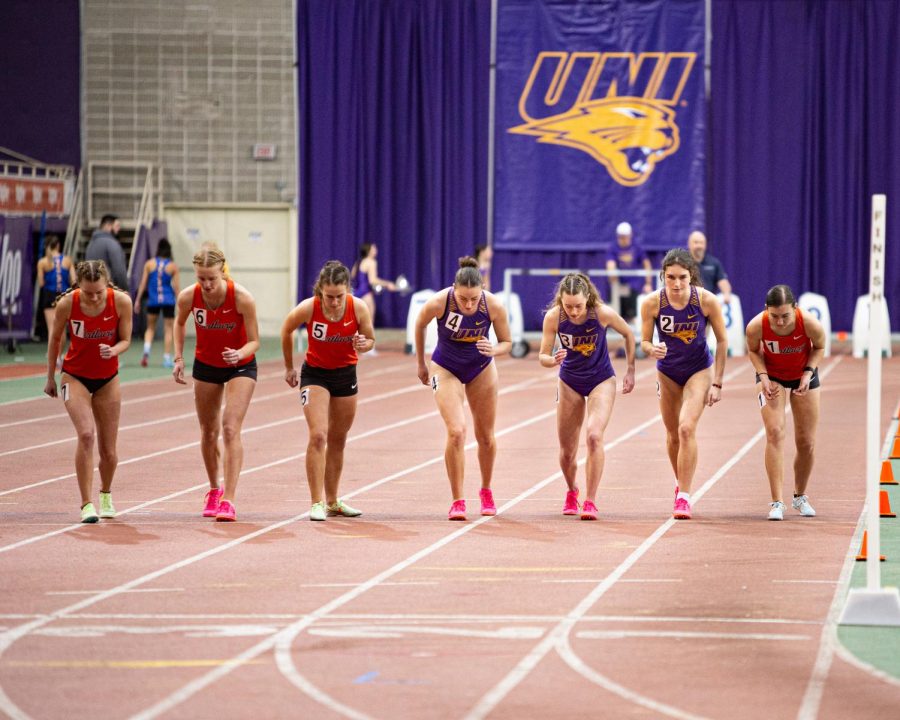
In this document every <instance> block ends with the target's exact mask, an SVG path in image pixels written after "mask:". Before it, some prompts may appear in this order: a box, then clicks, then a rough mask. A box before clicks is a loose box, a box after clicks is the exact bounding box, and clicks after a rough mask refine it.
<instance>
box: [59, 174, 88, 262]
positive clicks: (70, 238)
mask: <svg viewBox="0 0 900 720" xmlns="http://www.w3.org/2000/svg"><path fill="white" fill-rule="evenodd" d="M72 195H73V196H72V206H71V207H72V212H71V213H70V214H69V224H68V225H67V226H66V240H65V243H64V244H63V255H68V256H69V257H70V258H73V259H74V258H75V253H76V251H77V250H78V248H76V247H75V245H76V243H77V242H78V238H79V237H81V219H82V217H83V216H84V170H79V171H78V179H77V180H76V181H75V192H74V193H73V194H72Z"/></svg>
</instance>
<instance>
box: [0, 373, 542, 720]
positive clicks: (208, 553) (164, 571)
mask: <svg viewBox="0 0 900 720" xmlns="http://www.w3.org/2000/svg"><path fill="white" fill-rule="evenodd" d="M536 382H537V380H529V381H525V382H523V383H518V385H517V386H510V387H509V388H504V390H506V391H508V392H509V391H512V388H513V387H517V388H523V387H528V386H530V385H533V384H535V383H536ZM501 392H503V391H501ZM555 415H556V410H555V409H554V410H552V411H548V412H546V413H543V414H541V415H538V416H536V417H532V418H529V419H527V420H524V421H521V422H519V423H516V424H515V425H512V426H510V427H508V428H504V429H503V430H501V431H499V432H498V433H496V435H497V436H498V437H500V436H502V435H506V434H509V433H511V432H515V431H516V430H519V429H521V428H523V427H527V426H529V425H532V424H534V423H535V422H540V421H541V420H544V419H547V418H549V417H551V416H555ZM475 447H477V443H476V442H475V441H472V442H470V443H468V444H467V445H466V450H472V449H474V448H475ZM443 461H444V456H443V454H441V455H439V456H436V457H433V458H431V459H430V460H427V461H425V462H422V463H419V464H417V465H414V466H411V467H409V468H406V469H404V470H402V471H399V472H397V473H394V474H393V475H389V476H387V477H385V478H381V479H380V480H377V481H375V482H373V483H370V484H369V485H367V486H364V487H362V488H358V489H357V490H355V491H354V492H352V493H348V494H347V495H345V496H344V497H347V498H349V497H353V496H355V495H358V494H360V493H363V492H366V491H367V490H369V489H372V488H374V487H378V486H380V485H382V484H384V483H386V482H390V480H392V479H394V478H395V477H401V476H403V475H408V474H412V473H414V472H417V471H418V470H421V469H423V468H426V467H430V466H432V465H436V464H438V463H441V462H443ZM502 509H503V508H500V509H499V510H498V513H499V512H501V511H502ZM308 516H309V511H306V512H304V513H301V514H299V515H295V516H294V517H292V518H288V519H286V520H281V521H279V522H276V523H272V524H271V525H267V526H266V527H264V528H260V529H259V530H257V531H255V532H252V533H249V534H247V535H243V536H241V537H239V538H235V539H234V540H231V541H229V542H226V543H223V544H221V545H217V546H215V547H213V548H210V549H208V550H205V551H203V552H201V553H198V554H196V555H192V556H190V557H188V558H185V559H183V560H180V561H178V562H176V563H172V564H170V565H167V566H165V567H163V568H160V569H159V570H155V571H153V572H151V573H147V574H146V575H143V576H141V577H139V578H136V579H134V580H130V581H128V582H127V583H123V584H122V585H119V586H117V587H115V588H111V589H110V590H107V591H105V592H103V593H99V594H97V595H94V596H92V597H90V598H86V599H84V600H82V601H80V602H77V603H75V604H73V605H69V606H68V607H65V608H62V609H60V610H57V611H54V612H53V613H50V614H48V615H44V616H43V617H40V618H36V619H35V620H33V621H32V622H30V623H25V624H23V625H19V626H17V627H14V628H12V629H10V630H7V631H6V632H3V633H2V634H0V656H2V654H3V653H4V652H5V651H6V650H7V649H8V648H9V647H10V646H11V645H12V644H13V643H14V642H16V640H18V639H20V638H22V637H24V636H26V635H28V634H30V633H31V632H33V631H35V630H37V629H39V628H42V627H44V626H45V625H47V624H48V623H50V622H53V621H55V620H60V619H63V618H65V617H66V616H68V615H70V614H71V613H75V612H78V611H79V610H82V609H84V608H86V607H90V606H92V605H95V604H97V603H99V602H102V601H105V600H108V599H109V598H111V597H114V596H116V595H119V594H121V593H122V592H124V591H126V590H131V589H133V588H135V587H138V586H140V585H144V584H146V583H148V582H152V581H153V580H156V579H158V578H160V577H163V576H165V575H168V574H170V573H172V572H175V571H177V570H180V569H182V568H185V567H188V566H190V565H193V564H195V563H198V562H200V561H202V560H205V559H207V558H209V557H213V556H215V555H218V554H220V553H223V552H225V551H227V550H230V549H231V548H232V547H236V546H238V545H242V544H243V543H245V542H249V541H250V540H253V539H255V538H257V537H259V536H261V535H265V534H268V533H270V532H273V531H275V530H279V529H281V528H283V527H285V526H287V525H291V524H293V523H295V522H297V521H298V520H302V519H304V518H306V517H308ZM487 519H488V518H486V517H485V518H482V520H481V521H475V522H473V523H472V524H471V525H468V526H466V527H464V528H462V529H461V530H463V531H466V530H467V529H471V528H475V527H478V526H479V525H480V524H482V521H484V520H487ZM459 534H460V531H457V532H456V533H455V534H453V535H452V537H454V538H455V537H456V536H458V535H459ZM435 549H436V548H435ZM397 572H399V570H397ZM382 574H383V573H382ZM392 574H393V573H392ZM384 579H387V578H384ZM357 589H358V586H357ZM351 592H353V591H351ZM348 595H350V593H345V594H344V595H342V596H341V597H347V596H348ZM347 601H349V599H348V600H347ZM333 602H334V601H332V603H333ZM332 603H329V605H330V604H332ZM341 604H343V603H341ZM306 617H307V618H309V617H311V616H306ZM299 622H300V623H304V627H305V625H306V624H308V623H306V621H305V620H301V621H299ZM297 624H299V623H294V625H297ZM291 627H293V626H291ZM273 645H274V640H273V641H271V642H269V643H267V644H266V646H265V648H263V649H261V650H260V651H259V652H257V653H256V655H258V654H261V653H262V652H264V651H265V649H270V648H271V647H272V646H273ZM255 647H258V646H255ZM254 657H255V655H254ZM247 659H252V658H250V657H248V658H247ZM241 662H243V659H242V658H236V659H233V662H232V664H231V665H225V666H222V667H221V668H218V669H219V670H221V669H225V668H227V672H226V673H225V674H227V673H228V672H231V670H233V669H234V668H235V667H236V663H237V664H239V663H241ZM209 677H210V676H209V674H207V675H204V676H201V678H199V679H198V680H197V681H195V682H194V683H192V686H196V685H197V684H198V683H203V684H202V685H200V686H199V687H197V690H199V689H201V688H202V687H205V684H208V682H212V680H208V682H204V681H205V680H206V679H207V678H209ZM213 679H215V678H213ZM184 691H185V688H182V689H181V690H180V691H178V692H177V693H176V694H177V695H178V696H179V697H181V696H182V695H183V694H184ZM194 692H196V690H194ZM192 694H193V692H191V693H190V694H189V695H187V696H186V697H189V696H190V695H192ZM170 697H172V696H170ZM186 697H185V699H186ZM167 702H172V701H171V700H164V701H162V703H159V704H157V705H155V706H154V708H157V707H159V706H161V705H164V704H166V703H167ZM180 702H183V700H176V701H174V704H173V705H172V707H174V706H175V705H178V704H180ZM0 710H2V711H3V712H5V713H6V714H7V715H9V716H10V717H12V718H14V719H15V720H24V719H26V718H28V715H27V714H25V713H24V712H22V710H20V709H19V707H18V706H17V705H15V703H13V701H12V699H11V698H10V697H9V696H8V695H7V694H6V692H5V690H3V688H2V687H0ZM152 711H153V708H151V710H148V711H144V713H140V714H139V715H138V716H137V717H141V716H144V715H145V714H146V713H148V712H152Z"/></svg>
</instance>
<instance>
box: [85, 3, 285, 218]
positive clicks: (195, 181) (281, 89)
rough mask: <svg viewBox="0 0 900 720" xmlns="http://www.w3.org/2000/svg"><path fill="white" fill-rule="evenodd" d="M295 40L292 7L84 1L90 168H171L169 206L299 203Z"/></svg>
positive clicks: (166, 177) (165, 183)
mask: <svg viewBox="0 0 900 720" xmlns="http://www.w3.org/2000/svg"><path fill="white" fill-rule="evenodd" d="M293 36H294V29H293V11H292V0H252V2H251V1H248V0H209V1H208V2H206V3H203V2H191V3H185V2H182V1H181V0H141V1H136V0H116V1H112V0H82V72H83V75H82V79H83V96H82V102H83V116H82V120H83V137H84V147H83V151H84V156H83V160H84V162H85V163H87V162H89V161H103V162H106V161H127V162H152V163H156V164H158V165H161V166H162V168H163V186H164V192H163V199H164V200H165V201H167V202H184V201H189V202H228V203H232V202H283V201H291V200H292V199H293V197H294V195H295V188H296V171H295V163H294V147H295V137H296V133H295V129H294V117H295V103H294V76H293V67H292V66H293V58H294V47H293ZM260 142H266V143H276V144H277V146H278V155H277V159H276V160H274V161H255V160H253V159H252V157H251V149H252V146H253V145H254V144H255V143H260ZM110 205H115V203H113V202H110Z"/></svg>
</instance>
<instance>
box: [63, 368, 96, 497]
mask: <svg viewBox="0 0 900 720" xmlns="http://www.w3.org/2000/svg"><path fill="white" fill-rule="evenodd" d="M61 380H62V382H61V385H62V386H63V387H62V388H61V392H60V395H61V397H62V399H63V400H64V402H65V406H66V412H67V413H69V418H70V419H71V420H72V425H74V426H75V435H76V437H77V445H76V446H75V475H76V476H77V478H78V490H79V491H80V492H81V505H82V506H84V504H85V503H89V502H91V485H92V483H93V479H94V416H93V414H92V413H91V395H90V393H89V392H88V391H87V388H86V387H85V386H84V385H82V384H81V383H80V382H78V381H77V380H75V379H73V378H72V377H70V376H69V375H68V374H67V373H63V375H62V378H61Z"/></svg>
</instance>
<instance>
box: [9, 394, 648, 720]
mask: <svg viewBox="0 0 900 720" xmlns="http://www.w3.org/2000/svg"><path fill="white" fill-rule="evenodd" d="M555 415H556V410H555V409H553V410H551V411H549V412H546V413H543V414H541V415H538V416H536V417H535V418H530V419H528V420H526V421H523V422H522V423H519V424H517V425H515V426H513V427H510V428H506V429H505V430H502V431H500V432H499V433H497V436H498V437H499V436H501V435H505V434H507V433H509V432H513V431H514V430H516V429H518V428H520V427H524V426H526V425H530V424H532V423H534V422H538V421H540V420H543V419H546V418H550V417H554V416H555ZM659 420H660V416H659V415H656V416H655V417H653V418H651V419H650V420H648V421H645V422H643V423H641V424H640V425H638V426H637V427H635V428H634V429H633V430H631V431H629V432H627V433H626V434H625V435H622V436H621V437H619V438H618V439H616V440H614V441H613V442H611V443H609V444H608V445H607V446H606V447H607V449H611V448H612V447H615V446H616V445H618V444H619V443H621V442H624V441H625V440H627V439H629V438H630V437H632V436H634V435H636V434H638V433H640V432H642V431H643V430H644V429H645V428H646V427H649V426H650V425H652V424H654V423H656V422H658V421H659ZM476 445H477V444H476V443H474V442H472V443H469V444H468V445H467V446H466V448H467V449H471V448H474V447H476ZM443 459H444V458H443V455H441V456H440V457H437V458H434V459H433V460H432V461H430V462H429V463H428V464H429V465H431V464H437V463H440V462H443ZM581 462H582V463H583V462H584V460H582V461H581ZM560 477H562V473H561V472H556V473H554V474H553V475H550V476H549V477H548V478H546V479H544V480H543V481H541V482H539V483H537V484H536V485H533V486H532V487H531V488H529V489H528V490H526V491H525V492H523V493H521V494H520V495H518V496H517V497H516V498H514V499H512V500H510V501H508V502H507V503H505V504H504V505H502V506H501V507H499V508H498V510H497V513H498V515H501V514H502V513H504V512H505V511H506V510H508V509H509V508H511V507H513V506H515V505H517V504H518V503H519V502H521V501H522V500H524V499H525V498H527V497H530V496H531V495H533V494H534V493H536V492H538V491H539V490H541V489H542V488H544V487H546V486H547V485H549V484H550V483H552V482H554V481H556V480H558V479H559V478H560ZM490 519H491V518H490V517H481V518H479V519H477V520H475V521H474V522H471V523H467V524H466V525H463V526H462V527H461V528H459V529H458V530H456V531H454V532H452V533H450V534H448V535H446V536H444V537H443V538H441V539H440V540H438V541H436V542H434V543H432V544H431V545H429V546H428V547H425V548H423V549H421V550H419V551H418V552H416V553H414V554H413V555H411V556H409V557H408V558H406V559H405V560H402V561H401V562H399V563H397V564H395V565H393V566H392V567H390V568H387V569H386V570H383V571H382V572H380V573H378V574H377V575H375V576H374V577H372V578H370V579H369V580H367V581H365V582H363V583H360V584H358V585H357V586H356V587H355V588H353V589H352V590H350V591H348V592H346V593H344V594H343V595H340V596H339V597H337V598H334V599H333V600H331V601H330V602H328V603H326V604H325V605H322V606H321V607H319V608H318V609H317V610H315V611H313V612H312V613H310V614H309V615H306V616H305V617H303V618H301V619H299V620H297V621H296V622H294V623H292V624H291V625H290V626H288V627H287V628H285V629H284V630H282V631H281V632H279V633H278V634H277V635H276V636H274V637H272V638H267V639H266V640H264V641H262V642H260V643H257V644H256V645H254V646H253V647H251V648H248V649H247V650H245V651H244V652H242V653H241V654H240V655H238V656H236V657H234V658H232V660H231V661H230V662H229V663H228V664H226V665H222V666H221V667H219V668H217V669H216V670H215V671H213V672H208V673H207V674H205V675H203V676H201V677H199V678H196V679H194V680H193V681H191V682H190V683H188V684H187V685H185V686H183V687H182V688H180V689H178V690H176V691H175V692H174V693H172V694H170V695H169V696H167V697H165V698H163V699H162V700H160V701H159V702H158V703H156V704H155V705H153V706H152V707H150V708H148V709H146V710H144V711H142V712H140V713H138V714H137V715H134V716H133V720H149V719H150V718H154V717H158V716H159V715H160V714H163V713H165V712H168V711H169V710H171V709H172V708H175V707H177V706H178V705H180V704H181V703H183V702H185V701H186V700H188V699H189V698H191V697H193V696H194V695H195V694H196V693H198V692H200V691H201V690H203V689H204V688H206V687H207V686H209V685H211V684H212V683H214V682H216V681H217V680H219V679H220V678H222V677H225V676H226V675H228V674H229V673H230V672H231V671H232V670H234V669H235V668H236V667H238V664H239V663H242V662H245V661H246V660H248V659H252V658H255V657H257V656H259V655H261V654H262V653H264V652H267V651H269V650H270V649H272V648H273V647H274V648H275V652H276V662H277V664H278V667H279V669H280V670H281V672H282V673H283V674H284V675H285V677H287V678H288V679H289V680H290V681H291V682H292V683H294V685H295V686H297V687H298V688H300V690H301V691H303V692H305V693H307V694H310V696H311V697H313V698H314V699H319V698H321V699H322V700H323V701H324V702H325V703H326V704H328V706H329V707H330V708H331V709H332V710H334V711H336V712H343V714H345V715H346V716H348V717H353V718H361V717H365V716H364V715H362V714H359V713H358V712H357V711H355V710H353V709H352V708H347V707H346V706H343V705H341V704H340V703H337V701H335V700H334V699H333V698H322V696H321V694H320V691H319V690H318V689H317V688H315V687H313V686H311V685H310V684H309V683H308V681H307V680H306V679H305V678H304V677H303V676H302V675H301V674H300V673H299V672H298V671H297V669H296V668H295V667H294V664H293V659H292V657H291V652H290V646H291V643H292V642H293V639H294V638H295V637H296V636H297V635H298V634H299V633H300V632H302V631H303V630H305V629H306V628H307V627H309V626H310V625H312V624H313V623H315V622H317V621H319V620H321V619H322V618H324V617H326V616H329V615H330V614H331V613H332V612H333V611H334V610H337V609H338V608H340V607H343V606H344V605H346V604H347V603H349V602H351V601H352V600H354V599H356V598H357V597H359V596H360V595H362V594H363V593H365V592H367V591H368V590H370V589H372V588H374V587H378V586H379V585H381V584H382V583H384V582H385V581H386V580H389V579H390V578H391V577H393V576H394V575H396V574H397V573H399V572H401V571H402V570H404V569H405V568H407V567H409V566H410V565H413V564H414V563H416V562H418V561H419V560H421V559H422V558H425V557H428V556H429V555H431V554H432V553H434V552H436V551H437V550H439V549H440V548H442V547H444V546H445V545H447V544H449V543H451V542H453V541H454V540H456V539H457V538H459V537H461V536H463V535H465V534H466V533H468V532H471V531H472V530H474V529H475V528H478V527H480V526H481V525H483V524H484V523H485V522H487V521H488V520H490ZM0 707H2V706H0Z"/></svg>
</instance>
